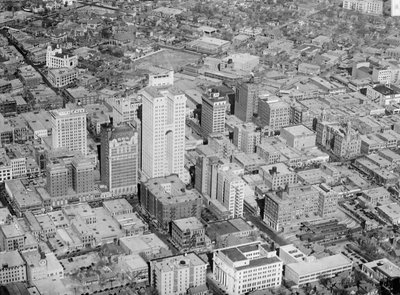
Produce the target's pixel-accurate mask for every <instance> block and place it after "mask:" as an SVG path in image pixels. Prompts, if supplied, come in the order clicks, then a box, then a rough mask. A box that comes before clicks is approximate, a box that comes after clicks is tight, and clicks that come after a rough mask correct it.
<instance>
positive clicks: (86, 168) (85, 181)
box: [72, 158, 94, 194]
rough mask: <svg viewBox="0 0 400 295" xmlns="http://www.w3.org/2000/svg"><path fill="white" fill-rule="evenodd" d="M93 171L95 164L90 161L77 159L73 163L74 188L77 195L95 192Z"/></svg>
mask: <svg viewBox="0 0 400 295" xmlns="http://www.w3.org/2000/svg"><path fill="white" fill-rule="evenodd" d="M93 170H94V166H93V163H92V162H91V161H90V160H89V159H86V158H75V159H74V160H73V161H72V188H73V189H74V191H75V192H76V193H77V194H79V193H85V192H91V191H93V190H94V174H93Z"/></svg>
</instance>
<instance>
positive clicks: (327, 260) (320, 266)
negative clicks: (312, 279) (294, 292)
mask: <svg viewBox="0 0 400 295" xmlns="http://www.w3.org/2000/svg"><path fill="white" fill-rule="evenodd" d="M348 265H352V261H351V260H350V259H349V258H347V257H346V256H344V255H343V254H336V255H332V256H327V257H323V258H320V259H315V261H309V262H307V261H301V262H297V263H289V264H287V265H286V267H287V268H290V269H292V270H293V271H294V272H296V273H298V274H299V276H304V275H307V274H314V273H317V272H321V271H325V270H327V269H333V268H338V267H344V266H348Z"/></svg>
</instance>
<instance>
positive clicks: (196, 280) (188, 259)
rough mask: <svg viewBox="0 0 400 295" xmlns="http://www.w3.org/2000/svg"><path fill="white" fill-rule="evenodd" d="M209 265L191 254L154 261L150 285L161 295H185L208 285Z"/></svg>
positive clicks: (151, 267)
mask: <svg viewBox="0 0 400 295" xmlns="http://www.w3.org/2000/svg"><path fill="white" fill-rule="evenodd" d="M206 273H207V263H206V262H204V261H203V260H202V259H201V258H200V257H199V256H198V255H197V254H195V253H189V254H185V255H178V256H172V257H166V258H160V259H156V260H152V261H151V262H150V274H151V276H150V284H151V285H152V286H153V287H154V288H155V289H156V290H157V291H158V294H160V295H185V294H187V292H188V289H189V288H192V287H198V286H202V285H205V284H206Z"/></svg>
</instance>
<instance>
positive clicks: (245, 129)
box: [233, 123, 261, 154]
mask: <svg viewBox="0 0 400 295" xmlns="http://www.w3.org/2000/svg"><path fill="white" fill-rule="evenodd" d="M233 143H234V144H235V145H236V146H237V148H238V149H239V150H240V151H242V152H244V153H246V154H251V153H254V152H255V151H256V147H257V145H258V144H260V143H261V128H259V127H257V126H256V125H255V124H254V123H246V124H240V125H237V126H235V127H234V130H233Z"/></svg>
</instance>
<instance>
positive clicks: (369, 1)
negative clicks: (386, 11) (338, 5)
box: [343, 0, 383, 15]
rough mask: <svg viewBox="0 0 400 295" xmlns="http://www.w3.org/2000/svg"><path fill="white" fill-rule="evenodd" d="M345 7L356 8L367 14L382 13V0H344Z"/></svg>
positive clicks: (348, 8)
mask: <svg viewBox="0 0 400 295" xmlns="http://www.w3.org/2000/svg"><path fill="white" fill-rule="evenodd" d="M343 9H347V10H355V11H359V12H361V13H365V14H374V15H382V14H383V1H382V0H343Z"/></svg>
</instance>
